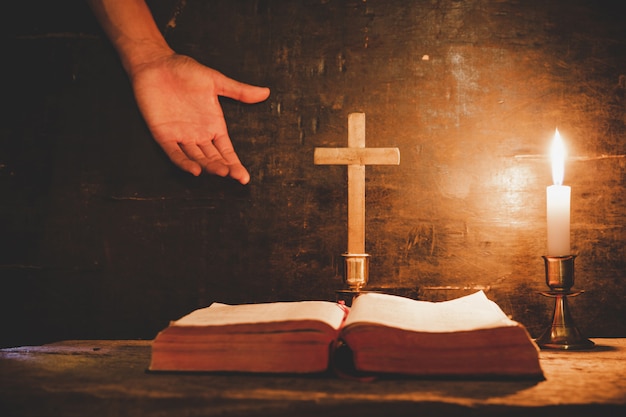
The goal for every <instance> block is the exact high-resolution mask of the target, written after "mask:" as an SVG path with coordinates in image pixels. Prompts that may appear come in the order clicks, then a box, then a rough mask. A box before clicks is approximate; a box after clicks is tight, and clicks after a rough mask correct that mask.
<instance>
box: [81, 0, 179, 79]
mask: <svg viewBox="0 0 626 417" xmlns="http://www.w3.org/2000/svg"><path fill="white" fill-rule="evenodd" d="M87 3H89V5H90V7H91V9H92V10H93V12H94V15H95V16H96V18H97V19H98V21H99V22H100V25H101V26H102V28H103V29H104V31H105V33H106V34H107V36H108V38H109V39H110V40H111V42H112V43H113V45H114V46H115V49H116V50H117V52H118V54H119V56H120V59H121V61H122V64H123V65H124V68H125V69H126V72H127V73H128V74H129V75H130V76H131V77H132V75H133V73H134V72H136V71H137V70H138V69H140V68H141V67H142V66H143V65H145V64H148V63H150V62H154V61H155V60H158V59H160V58H162V57H164V56H168V55H171V54H172V53H174V52H173V51H172V49H171V48H170V47H169V46H168V45H167V42H165V39H164V38H163V35H162V34H161V32H160V31H159V29H158V28H157V26H156V23H155V22H154V18H153V17H152V13H151V12H150V9H149V8H148V6H147V5H146V3H145V1H144V0H87Z"/></svg>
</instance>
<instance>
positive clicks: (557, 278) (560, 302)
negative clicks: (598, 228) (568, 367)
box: [536, 255, 595, 350]
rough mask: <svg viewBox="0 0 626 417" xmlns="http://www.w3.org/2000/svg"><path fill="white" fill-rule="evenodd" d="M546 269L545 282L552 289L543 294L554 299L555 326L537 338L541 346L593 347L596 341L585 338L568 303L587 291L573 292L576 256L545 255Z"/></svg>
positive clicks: (553, 320) (543, 347)
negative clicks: (570, 299)
mask: <svg viewBox="0 0 626 417" xmlns="http://www.w3.org/2000/svg"><path fill="white" fill-rule="evenodd" d="M542 258H543V259H544V263H545V269H546V284H547V285H548V287H549V288H550V291H545V292H541V293H540V294H541V295H544V296H546V297H552V298H554V299H555V306H554V314H553V317H552V325H551V326H550V327H548V328H547V329H546V330H545V332H544V333H543V334H542V335H541V336H540V337H539V338H538V339H536V342H537V345H538V346H539V347H540V348H542V349H561V350H582V349H591V348H593V347H594V345H595V344H594V343H593V342H592V341H591V340H589V339H587V338H586V337H584V336H583V335H582V334H581V333H580V331H579V330H578V328H577V327H576V325H575V324H574V319H573V318H572V316H571V314H570V312H569V307H568V305H567V298H568V297H575V296H577V295H580V294H582V293H583V292H584V290H579V291H572V290H571V288H572V287H573V286H574V259H575V258H576V255H567V256H543V257H542Z"/></svg>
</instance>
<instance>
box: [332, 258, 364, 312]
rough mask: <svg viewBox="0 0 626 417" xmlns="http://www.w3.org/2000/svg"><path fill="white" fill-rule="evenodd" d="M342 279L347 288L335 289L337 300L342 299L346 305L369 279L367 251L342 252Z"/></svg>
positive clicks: (350, 302)
mask: <svg viewBox="0 0 626 417" xmlns="http://www.w3.org/2000/svg"><path fill="white" fill-rule="evenodd" d="M342 256H343V261H344V264H343V265H344V268H343V281H344V283H345V284H346V285H347V286H348V289H345V290H338V291H337V300H339V301H343V302H344V303H346V305H348V306H350V305H352V300H354V297H356V296H357V295H359V294H360V292H361V290H362V289H363V287H365V285H367V281H368V280H369V261H370V259H369V255H368V254H367V253H344V254H342Z"/></svg>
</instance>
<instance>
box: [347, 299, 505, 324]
mask: <svg viewBox="0 0 626 417" xmlns="http://www.w3.org/2000/svg"><path fill="white" fill-rule="evenodd" d="M357 322H359V323H360V322H368V323H374V324H380V325H384V326H389V327H397V328H400V329H405V330H411V331H420V332H431V333H443V332H458V331H467V330H478V329H488V328H493V327H501V326H514V325H516V324H517V323H516V322H515V321H513V320H511V319H509V318H508V317H507V315H506V314H504V312H503V311H502V310H501V309H500V307H498V305H497V304H496V303H494V302H493V301H491V300H489V299H488V298H487V296H485V294H484V293H483V292H482V291H479V292H476V293H474V294H471V295H468V296H465V297H461V298H457V299H454V300H450V301H441V302H429V301H417V300H412V299H410V298H405V297H398V296H394V295H389V294H378V293H365V294H361V295H359V296H358V297H357V298H356V300H355V301H354V302H353V304H352V308H351V310H350V315H349V316H348V318H347V319H346V322H345V327H347V326H349V325H350V324H353V323H357Z"/></svg>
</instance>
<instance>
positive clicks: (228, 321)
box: [172, 301, 345, 329]
mask: <svg viewBox="0 0 626 417" xmlns="http://www.w3.org/2000/svg"><path fill="white" fill-rule="evenodd" d="M344 308H345V307H343V306H340V305H339V304H337V303H333V302H329V301H294V302H280V303H259V304H239V305H228V304H221V303H213V304H211V305H210V306H209V307H205V308H201V309H198V310H195V311H193V312H191V313H190V314H188V315H186V316H184V317H182V318H181V319H179V320H177V321H175V322H173V323H172V325H173V326H224V325H233V324H252V323H270V322H280V321H287V320H318V321H322V322H325V323H327V324H328V325H330V326H331V327H332V328H334V329H338V328H339V327H340V326H341V323H342V321H343V318H344V314H345V313H344Z"/></svg>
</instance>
